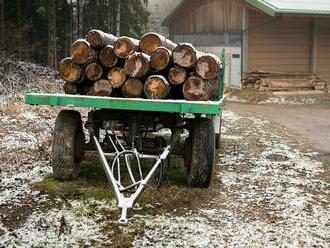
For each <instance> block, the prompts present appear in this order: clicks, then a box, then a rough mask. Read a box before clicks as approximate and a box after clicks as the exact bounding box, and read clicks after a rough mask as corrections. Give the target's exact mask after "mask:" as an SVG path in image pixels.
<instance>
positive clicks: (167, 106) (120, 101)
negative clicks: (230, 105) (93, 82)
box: [24, 93, 222, 114]
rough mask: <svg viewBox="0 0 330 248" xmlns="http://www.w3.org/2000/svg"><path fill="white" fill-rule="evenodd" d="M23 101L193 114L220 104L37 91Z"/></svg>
mask: <svg viewBox="0 0 330 248" xmlns="http://www.w3.org/2000/svg"><path fill="white" fill-rule="evenodd" d="M24 101H25V103H26V104H31V105H50V106H70V107H87V108H96V109H117V110H137V111H156V112H169V113H193V114H219V113H220V111H221V106H222V101H204V102H192V101H185V100H149V99H142V98H138V99H136V98H115V97H97V96H80V95H65V94H37V93H31V94H27V95H25V98H24Z"/></svg>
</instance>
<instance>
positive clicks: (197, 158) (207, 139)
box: [185, 118, 215, 188]
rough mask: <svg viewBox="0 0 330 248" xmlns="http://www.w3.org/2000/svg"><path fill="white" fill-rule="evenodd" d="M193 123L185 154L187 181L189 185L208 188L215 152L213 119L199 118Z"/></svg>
mask: <svg viewBox="0 0 330 248" xmlns="http://www.w3.org/2000/svg"><path fill="white" fill-rule="evenodd" d="M191 124H192V125H191V128H190V130H189V131H190V134H189V138H188V140H187V144H186V154H185V166H186V168H187V183H188V185H189V186H193V187H199V188H207V187H208V186H209V185H210V182H211V177H212V170H213V163H214V152H215V133H214V127H213V121H212V120H210V119H206V118H197V119H194V120H193V122H192V123H191Z"/></svg>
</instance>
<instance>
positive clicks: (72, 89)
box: [63, 82, 78, 95]
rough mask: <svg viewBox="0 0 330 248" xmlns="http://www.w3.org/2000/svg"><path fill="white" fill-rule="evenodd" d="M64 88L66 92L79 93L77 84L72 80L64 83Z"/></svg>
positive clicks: (70, 93)
mask: <svg viewBox="0 0 330 248" xmlns="http://www.w3.org/2000/svg"><path fill="white" fill-rule="evenodd" d="M63 90H64V93H65V94H68V95H76V94H77V93H78V91H77V86H76V84H74V83H70V82H66V83H65V84H64V86H63Z"/></svg>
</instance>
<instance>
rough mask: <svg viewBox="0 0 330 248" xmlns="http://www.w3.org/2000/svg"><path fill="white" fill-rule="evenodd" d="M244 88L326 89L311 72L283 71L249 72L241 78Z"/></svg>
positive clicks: (322, 82) (277, 89)
mask: <svg viewBox="0 0 330 248" xmlns="http://www.w3.org/2000/svg"><path fill="white" fill-rule="evenodd" d="M242 86H243V88H244V89H256V90H260V91H272V92H276V91H311V90H318V91H325V92H326V91H327V90H328V89H327V84H326V83H325V82H324V81H322V80H321V79H320V78H319V77H318V76H316V75H312V74H298V73H297V74H294V73H291V74H289V73H284V72H282V73H281V72H265V71H258V72H250V73H247V74H246V75H245V76H244V77H243V80H242Z"/></svg>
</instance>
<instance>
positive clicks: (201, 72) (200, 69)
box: [196, 54, 222, 80]
mask: <svg viewBox="0 0 330 248" xmlns="http://www.w3.org/2000/svg"><path fill="white" fill-rule="evenodd" d="M221 69H222V65H221V61H220V59H219V58H218V57H217V56H215V55H213V54H203V55H202V56H201V57H200V58H198V60H197V62H196V73H197V75H198V76H200V77H201V78H203V79H206V80H210V79H215V78H216V77H217V76H219V73H220V70H221Z"/></svg>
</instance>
